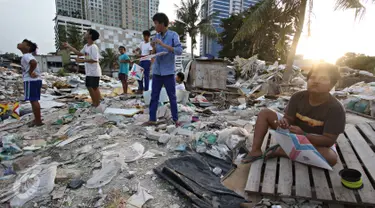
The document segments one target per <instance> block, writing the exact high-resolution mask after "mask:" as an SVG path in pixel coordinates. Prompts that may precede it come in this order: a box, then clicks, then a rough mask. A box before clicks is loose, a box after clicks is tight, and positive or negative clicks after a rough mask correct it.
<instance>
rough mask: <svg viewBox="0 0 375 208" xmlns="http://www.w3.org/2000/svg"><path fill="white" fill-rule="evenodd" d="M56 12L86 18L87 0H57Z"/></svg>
mask: <svg viewBox="0 0 375 208" xmlns="http://www.w3.org/2000/svg"><path fill="white" fill-rule="evenodd" d="M55 4H56V14H57V15H62V16H66V17H73V18H78V19H86V9H85V0H56V2H55Z"/></svg>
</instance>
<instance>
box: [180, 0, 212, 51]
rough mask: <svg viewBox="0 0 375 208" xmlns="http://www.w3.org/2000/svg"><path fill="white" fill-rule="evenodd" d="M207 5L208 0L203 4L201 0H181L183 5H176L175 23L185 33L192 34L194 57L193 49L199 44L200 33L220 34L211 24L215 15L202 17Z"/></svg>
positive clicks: (208, 34)
mask: <svg viewBox="0 0 375 208" xmlns="http://www.w3.org/2000/svg"><path fill="white" fill-rule="evenodd" d="M206 5H207V2H206V1H203V3H202V4H201V3H200V1H199V0H183V1H181V6H177V5H175V6H176V8H177V10H176V13H177V20H176V22H175V24H176V25H177V26H178V27H179V29H181V28H183V31H184V34H185V35H186V34H188V35H189V36H190V38H191V56H192V58H193V57H194V53H193V51H194V48H195V46H196V44H197V35H198V34H199V33H200V34H202V35H207V36H209V37H217V36H218V34H217V32H216V30H215V28H214V27H213V25H212V24H211V19H212V17H213V15H211V16H208V17H206V18H203V19H202V18H200V17H202V16H203V11H204V8H205V6H206ZM181 30H182V29H181ZM180 35H181V34H180ZM185 35H184V36H185Z"/></svg>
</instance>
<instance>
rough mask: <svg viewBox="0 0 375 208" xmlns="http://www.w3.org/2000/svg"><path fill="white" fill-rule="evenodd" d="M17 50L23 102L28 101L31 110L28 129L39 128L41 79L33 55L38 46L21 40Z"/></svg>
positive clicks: (40, 119)
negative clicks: (23, 92)
mask: <svg viewBox="0 0 375 208" xmlns="http://www.w3.org/2000/svg"><path fill="white" fill-rule="evenodd" d="M17 48H18V50H20V51H21V52H22V54H23V56H22V59H21V65H22V77H23V83H24V91H25V101H30V103H31V107H32V109H33V114H34V121H32V122H30V123H29V124H28V125H29V127H33V126H41V125H43V123H42V116H41V113H40V104H39V100H40V94H41V89H42V79H41V78H40V70H39V67H38V62H37V61H36V59H35V57H34V56H33V54H35V53H36V49H37V48H38V46H37V45H36V44H35V43H33V42H31V41H30V40H27V39H25V40H23V41H22V43H19V44H18V45H17Z"/></svg>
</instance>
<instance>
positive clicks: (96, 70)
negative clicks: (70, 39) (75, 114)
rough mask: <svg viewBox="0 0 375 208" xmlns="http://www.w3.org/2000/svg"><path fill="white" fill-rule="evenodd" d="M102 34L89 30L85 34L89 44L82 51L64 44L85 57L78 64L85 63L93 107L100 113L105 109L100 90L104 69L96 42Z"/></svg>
mask: <svg viewBox="0 0 375 208" xmlns="http://www.w3.org/2000/svg"><path fill="white" fill-rule="evenodd" d="M99 36H100V34H99V33H98V31H96V30H93V29H89V30H88V31H87V32H86V34H85V39H86V40H87V44H86V45H85V46H84V47H83V49H82V50H81V51H78V50H77V49H75V48H73V47H72V46H71V45H69V44H68V43H64V46H65V47H66V48H68V49H70V50H71V51H73V52H74V53H75V54H77V55H78V56H85V58H84V59H80V58H77V59H76V62H77V63H85V73H86V87H87V89H88V90H89V93H90V96H91V99H92V105H93V107H95V108H96V109H97V110H98V111H100V112H102V111H103V109H101V108H100V99H101V95H100V90H99V81H100V76H102V69H101V68H100V65H99V57H100V55H99V48H98V46H97V45H96V44H95V41H96V40H98V39H99Z"/></svg>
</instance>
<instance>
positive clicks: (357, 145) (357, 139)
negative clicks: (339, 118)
mask: <svg viewBox="0 0 375 208" xmlns="http://www.w3.org/2000/svg"><path fill="white" fill-rule="evenodd" d="M345 133H346V135H347V136H348V138H349V140H350V141H351V143H352V145H353V147H354V149H355V151H356V152H357V154H358V155H359V157H360V159H361V160H362V163H363V164H364V165H365V168H366V169H367V171H368V172H369V173H370V176H371V178H372V180H375V162H374V159H375V153H374V151H373V150H372V149H371V148H370V146H369V145H368V144H367V142H366V141H365V139H364V138H363V137H362V135H361V134H360V133H359V132H358V131H357V129H356V128H355V127H354V125H350V124H348V125H346V128H345Z"/></svg>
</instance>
